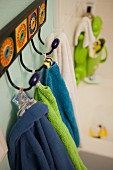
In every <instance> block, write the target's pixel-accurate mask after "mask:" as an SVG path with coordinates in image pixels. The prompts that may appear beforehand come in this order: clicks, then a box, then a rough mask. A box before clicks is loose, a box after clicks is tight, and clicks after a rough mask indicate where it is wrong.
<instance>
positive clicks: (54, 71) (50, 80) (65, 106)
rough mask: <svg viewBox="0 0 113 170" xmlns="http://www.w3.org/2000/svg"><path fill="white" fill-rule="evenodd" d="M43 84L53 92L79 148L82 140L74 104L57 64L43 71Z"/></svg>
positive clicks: (63, 118)
mask: <svg viewBox="0 0 113 170" xmlns="http://www.w3.org/2000/svg"><path fill="white" fill-rule="evenodd" d="M41 83H42V84H43V85H45V86H49V87H50V89H51V91H52V92H53V95H54V96H55V98H56V101H57V105H58V108H59V112H60V114H61V117H62V120H63V122H64V123H65V125H66V126H67V128H68V129H69V131H70V134H71V135H72V137H73V139H74V141H75V143H76V145H77V147H78V146H79V144H80V138H79V132H78V127H77V123H76V120H75V117H74V111H73V106H72V102H71V99H70V96H69V93H68V90H67V87H66V85H65V82H64V80H63V78H62V76H61V74H60V71H59V67H58V65H57V63H56V62H53V65H52V66H51V67H50V68H49V69H45V68H44V69H43V71H42V76H41ZM70 83H71V82H70Z"/></svg>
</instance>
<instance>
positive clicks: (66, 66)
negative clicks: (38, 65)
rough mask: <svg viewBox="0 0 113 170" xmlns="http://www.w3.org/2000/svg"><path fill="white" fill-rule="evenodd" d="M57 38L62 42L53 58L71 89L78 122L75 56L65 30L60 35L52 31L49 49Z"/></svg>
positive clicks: (69, 89) (48, 44)
mask: <svg viewBox="0 0 113 170" xmlns="http://www.w3.org/2000/svg"><path fill="white" fill-rule="evenodd" d="M55 38H58V39H59V40H60V44H59V45H58V47H57V48H56V49H55V50H54V51H53V59H54V61H56V63H57V64H58V66H59V69H60V74H61V75H62V77H63V79H64V81H65V84H66V87H67V89H68V91H69V95H70V98H71V101H72V105H73V109H74V114H75V116H76V120H77V123H78V122H79V120H78V118H77V116H78V115H77V112H78V100H77V86H76V75H75V73H74V62H73V56H72V53H71V49H70V45H69V42H68V38H67V36H66V35H65V33H63V32H62V33H60V34H58V35H56V34H54V33H52V34H50V35H49V36H48V37H47V38H46V42H45V44H46V48H47V51H50V49H51V44H52V42H53V40H54V39H55ZM78 126H79V124H78Z"/></svg>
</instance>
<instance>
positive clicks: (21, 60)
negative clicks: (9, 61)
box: [20, 52, 43, 72]
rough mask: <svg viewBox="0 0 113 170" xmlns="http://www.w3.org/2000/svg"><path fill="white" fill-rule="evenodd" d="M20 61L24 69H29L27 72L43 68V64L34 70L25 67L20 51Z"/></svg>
mask: <svg viewBox="0 0 113 170" xmlns="http://www.w3.org/2000/svg"><path fill="white" fill-rule="evenodd" d="M20 63H21V64H22V66H23V67H24V69H25V70H27V71H29V72H37V71H40V70H41V69H42V68H43V65H42V66H41V67H40V68H38V69H36V70H31V69H29V68H28V67H26V65H25V64H24V62H23V59H22V52H20Z"/></svg>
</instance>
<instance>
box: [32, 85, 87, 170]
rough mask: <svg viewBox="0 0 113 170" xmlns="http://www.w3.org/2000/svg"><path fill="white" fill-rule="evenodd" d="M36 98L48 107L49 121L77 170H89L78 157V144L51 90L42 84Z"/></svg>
mask: <svg viewBox="0 0 113 170" xmlns="http://www.w3.org/2000/svg"><path fill="white" fill-rule="evenodd" d="M34 98H35V100H37V101H41V102H43V103H45V104H46V105H47V106H48V110H49V113H48V119H49V121H50V122H51V124H52V126H53V127H54V128H55V130H56V132H57V134H58V135H59V137H60V139H61V141H62V142H63V144H64V146H65V148H66V150H67V152H68V154H69V156H70V159H71V160H72V163H73V165H74V167H75V169H76V170H87V168H86V167H85V166H84V164H83V162H82V160H81V159H80V157H79V155H78V150H77V147H76V144H75V142H74V140H73V139H72V137H71V135H70V133H69V130H68V129H67V127H66V126H65V124H64V123H63V121H62V118H61V116H60V113H59V110H58V106H57V103H56V99H55V97H54V96H53V94H52V92H51V90H50V88H49V87H48V86H43V85H42V84H39V85H38V86H37V87H36V89H35V93H34ZM64 100H65V99H64Z"/></svg>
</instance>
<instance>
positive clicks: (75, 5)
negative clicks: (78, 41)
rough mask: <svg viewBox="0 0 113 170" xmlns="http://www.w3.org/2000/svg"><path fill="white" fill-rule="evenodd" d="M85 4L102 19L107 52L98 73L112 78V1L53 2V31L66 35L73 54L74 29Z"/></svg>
mask: <svg viewBox="0 0 113 170" xmlns="http://www.w3.org/2000/svg"><path fill="white" fill-rule="evenodd" d="M87 2H92V3H93V12H94V15H99V16H100V17H101V18H102V19H103V29H102V31H101V37H103V38H105V39H106V44H107V48H108V52H109V56H108V60H107V62H106V63H104V64H102V65H101V66H100V67H99V69H98V73H99V74H101V75H102V76H104V77H107V78H113V71H112V68H113V57H112V46H113V21H112V19H113V0H98V1H97V0H54V31H55V32H59V31H63V32H65V33H66V35H67V36H68V39H69V42H70V46H71V49H72V52H73V49H74V45H73V44H74V41H73V38H74V34H75V29H76V26H77V24H78V21H79V20H80V18H81V16H82V15H83V14H84V12H85V9H86V4H87ZM55 18H56V19H55Z"/></svg>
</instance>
